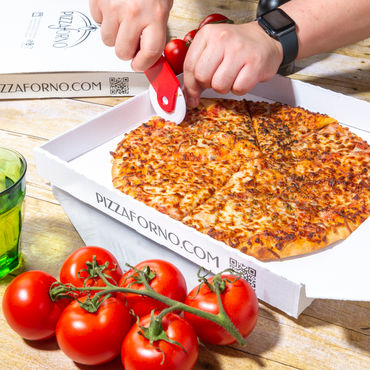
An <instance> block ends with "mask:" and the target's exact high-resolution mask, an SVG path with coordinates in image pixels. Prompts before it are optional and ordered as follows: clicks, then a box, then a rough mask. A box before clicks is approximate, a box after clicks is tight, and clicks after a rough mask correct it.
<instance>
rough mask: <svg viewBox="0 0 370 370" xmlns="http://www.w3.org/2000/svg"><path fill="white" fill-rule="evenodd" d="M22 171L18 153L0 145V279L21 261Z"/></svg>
mask: <svg viewBox="0 0 370 370" xmlns="http://www.w3.org/2000/svg"><path fill="white" fill-rule="evenodd" d="M26 170H27V162H26V160H25V159H24V157H23V156H22V155H21V154H20V153H18V152H16V151H15V150H12V149H7V148H2V147H0V279H1V278H3V277H4V276H6V275H7V274H8V273H9V272H11V271H13V270H14V269H16V268H17V267H18V266H19V265H20V263H21V251H20V238H21V230H22V224H23V208H24V202H23V200H24V197H25V194H26V176H25V174H26Z"/></svg>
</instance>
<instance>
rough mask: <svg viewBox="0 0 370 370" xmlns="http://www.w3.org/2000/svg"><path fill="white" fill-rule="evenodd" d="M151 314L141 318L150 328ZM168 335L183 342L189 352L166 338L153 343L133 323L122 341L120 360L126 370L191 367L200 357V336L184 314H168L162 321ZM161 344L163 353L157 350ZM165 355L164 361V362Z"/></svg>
mask: <svg viewBox="0 0 370 370" xmlns="http://www.w3.org/2000/svg"><path fill="white" fill-rule="evenodd" d="M149 322H150V314H149V315H147V316H144V317H142V318H141V319H140V322H139V325H140V326H143V327H148V326H149ZM162 326H163V330H164V331H165V333H166V334H167V336H168V337H169V338H170V339H172V340H174V341H177V342H178V343H180V344H181V345H182V346H183V347H184V349H185V350H186V352H185V351H184V350H183V349H182V348H181V347H180V346H179V345H177V344H174V343H169V342H166V341H163V340H157V341H154V342H153V344H151V343H150V341H149V340H148V339H146V338H145V337H144V336H143V335H141V334H139V332H140V328H139V327H138V325H137V324H134V325H133V326H132V328H131V329H130V331H129V332H128V334H127V335H126V337H125V340H124V341H123V344H122V351H121V359H122V364H123V366H124V368H125V369H126V370H137V369H150V370H157V369H158V370H159V369H160V370H172V369H176V370H187V369H192V368H193V366H194V365H195V363H196V361H197V358H198V339H197V336H196V334H195V332H194V329H193V328H192V327H191V326H190V324H189V323H188V322H187V321H186V320H184V319H183V318H182V317H181V316H179V315H177V314H175V313H172V312H170V313H168V314H167V315H166V316H164V318H163V321H162ZM156 347H157V348H158V347H159V348H160V349H161V350H162V351H163V353H162V352H161V351H160V350H159V349H157V348H156ZM163 355H164V363H163V364H161V362H162V360H163Z"/></svg>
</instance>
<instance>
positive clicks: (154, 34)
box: [131, 23, 166, 72]
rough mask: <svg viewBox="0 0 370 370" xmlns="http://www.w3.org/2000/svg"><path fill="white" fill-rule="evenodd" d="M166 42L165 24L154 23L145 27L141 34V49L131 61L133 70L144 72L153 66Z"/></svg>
mask: <svg viewBox="0 0 370 370" xmlns="http://www.w3.org/2000/svg"><path fill="white" fill-rule="evenodd" d="M165 44H166V28H165V27H164V24H161V23H152V24H150V25H149V26H147V27H145V28H144V30H143V32H142V35H141V39H140V48H139V51H138V52H137V54H136V55H135V56H134V58H133V60H132V63H131V66H132V68H133V70H135V71H138V72H142V71H145V70H146V69H148V68H149V67H151V66H152V65H153V64H154V63H155V62H156V61H157V60H158V58H159V57H160V56H161V54H162V51H163V49H164V47H165Z"/></svg>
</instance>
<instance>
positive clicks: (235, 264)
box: [229, 258, 257, 290]
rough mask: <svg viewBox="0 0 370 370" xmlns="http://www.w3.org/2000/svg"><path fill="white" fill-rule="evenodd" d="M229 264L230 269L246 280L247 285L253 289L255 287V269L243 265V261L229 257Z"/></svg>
mask: <svg viewBox="0 0 370 370" xmlns="http://www.w3.org/2000/svg"><path fill="white" fill-rule="evenodd" d="M229 266H230V268H231V269H233V270H234V271H235V272H237V273H238V274H240V276H241V277H242V278H243V279H244V280H246V281H248V283H249V285H250V286H251V287H252V288H253V289H254V290H255V289H256V277H257V271H256V270H255V269H254V268H252V267H249V266H246V265H244V264H243V263H241V262H239V261H237V260H236V259H234V258H230V260H229Z"/></svg>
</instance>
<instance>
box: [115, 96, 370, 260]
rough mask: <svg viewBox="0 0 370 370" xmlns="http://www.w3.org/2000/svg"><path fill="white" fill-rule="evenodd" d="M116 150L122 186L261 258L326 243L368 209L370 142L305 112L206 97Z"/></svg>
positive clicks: (355, 223) (134, 133) (151, 123)
mask: <svg viewBox="0 0 370 370" xmlns="http://www.w3.org/2000/svg"><path fill="white" fill-rule="evenodd" d="M112 155H113V160H112V162H113V168H112V175H113V184H114V186H115V187H116V188H118V189H119V190H121V191H122V192H124V193H126V194H128V195H130V196H132V197H134V198H136V199H138V200H140V201H142V202H144V203H146V204H148V205H150V206H152V207H154V208H156V209H157V210H159V211H160V212H163V213H166V214H168V215H170V216H171V217H173V218H175V219H178V220H182V222H183V223H185V224H187V225H189V226H191V227H194V228H196V229H197V230H199V231H201V232H203V233H205V234H208V235H210V236H211V237H213V238H215V239H218V240H220V241H223V242H225V243H226V244H228V245H229V246H231V247H234V248H238V249H239V250H241V251H242V252H245V253H247V254H250V255H252V256H255V257H256V258H259V259H261V260H268V259H276V258H282V257H288V256H294V255H298V254H302V253H307V252H311V251H314V250H316V249H319V248H323V247H325V246H326V245H328V244H330V243H332V242H334V241H336V240H340V239H343V238H345V237H347V236H348V235H349V234H350V233H351V232H352V231H353V230H354V229H355V228H356V227H357V226H359V225H360V224H361V222H363V221H364V220H365V219H366V218H367V217H368V216H369V214H370V178H369V173H368V168H369V164H370V163H369V162H370V147H369V145H368V144H367V143H366V142H365V141H364V140H362V139H361V138H359V137H357V136H356V135H354V134H353V133H351V132H350V131H349V130H348V129H345V128H343V127H341V126H340V125H339V124H338V123H336V121H335V120H334V119H332V118H330V117H328V116H326V115H322V114H317V113H312V112H309V111H307V110H304V109H302V108H293V107H290V106H288V105H282V104H279V103H274V104H269V103H264V102H247V101H243V100H242V101H236V100H223V99H202V100H201V104H200V105H199V107H197V108H195V109H192V110H189V111H188V112H187V115H186V117H185V120H184V122H182V123H181V124H180V125H175V124H174V123H171V122H166V121H164V120H163V119H161V118H158V117H154V118H153V119H152V120H151V121H149V122H147V123H145V124H142V125H141V126H140V127H138V128H137V129H136V130H133V131H131V132H130V133H128V134H127V135H126V136H125V137H124V139H123V140H122V141H121V143H119V144H118V146H117V149H116V151H115V152H114V153H112Z"/></svg>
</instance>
